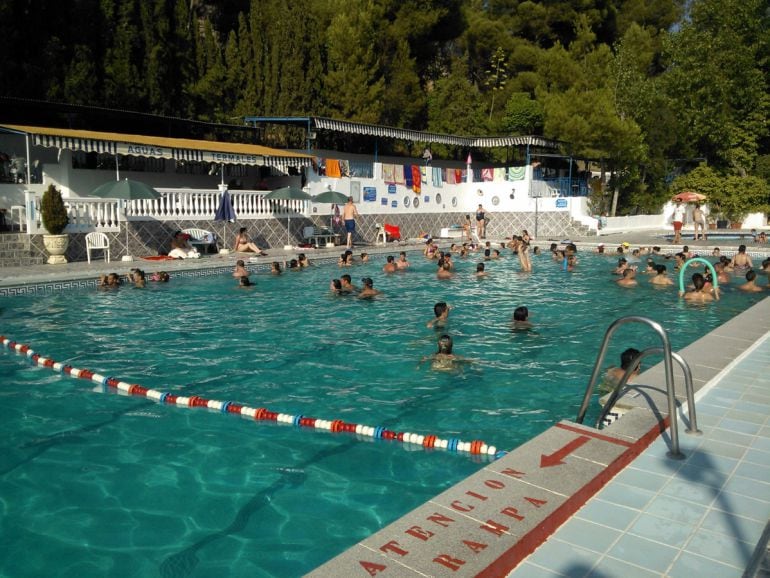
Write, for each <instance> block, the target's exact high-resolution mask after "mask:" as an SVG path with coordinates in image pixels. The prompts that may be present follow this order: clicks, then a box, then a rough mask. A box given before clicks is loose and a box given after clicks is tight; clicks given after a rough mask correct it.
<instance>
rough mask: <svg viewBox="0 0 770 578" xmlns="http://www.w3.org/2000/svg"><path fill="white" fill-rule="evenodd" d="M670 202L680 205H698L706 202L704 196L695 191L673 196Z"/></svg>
mask: <svg viewBox="0 0 770 578" xmlns="http://www.w3.org/2000/svg"><path fill="white" fill-rule="evenodd" d="M672 200H674V201H678V202H680V203H700V202H702V201H705V200H706V195H701V194H700V193H696V192H695V191H682V192H681V193H677V194H676V195H674V196H673V197H672Z"/></svg>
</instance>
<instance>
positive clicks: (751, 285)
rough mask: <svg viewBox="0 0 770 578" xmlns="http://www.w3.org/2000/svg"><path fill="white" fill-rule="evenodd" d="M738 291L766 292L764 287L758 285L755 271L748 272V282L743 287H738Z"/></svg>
mask: <svg viewBox="0 0 770 578" xmlns="http://www.w3.org/2000/svg"><path fill="white" fill-rule="evenodd" d="M738 289H740V290H741V291H746V292H747V293H759V292H761V291H764V290H765V288H764V287H760V286H759V285H757V274H756V272H755V271H754V270H753V269H749V270H748V271H747V272H746V282H745V283H744V284H743V285H738Z"/></svg>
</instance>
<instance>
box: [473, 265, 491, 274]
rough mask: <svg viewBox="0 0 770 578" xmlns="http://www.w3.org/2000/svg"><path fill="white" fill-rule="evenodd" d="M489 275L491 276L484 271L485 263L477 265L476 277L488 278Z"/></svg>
mask: <svg viewBox="0 0 770 578" xmlns="http://www.w3.org/2000/svg"><path fill="white" fill-rule="evenodd" d="M487 275H489V273H487V272H486V271H485V270H484V263H479V264H477V265H476V277H486V276H487Z"/></svg>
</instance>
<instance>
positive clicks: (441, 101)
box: [428, 60, 486, 135]
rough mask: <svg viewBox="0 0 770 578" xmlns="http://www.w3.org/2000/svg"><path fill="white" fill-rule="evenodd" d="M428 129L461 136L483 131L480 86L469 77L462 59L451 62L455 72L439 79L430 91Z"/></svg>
mask: <svg viewBox="0 0 770 578" xmlns="http://www.w3.org/2000/svg"><path fill="white" fill-rule="evenodd" d="M428 116H429V118H430V121H429V124H428V129H429V130H431V131H433V132H438V133H445V134H458V135H477V134H482V133H484V129H485V125H486V121H485V110H484V105H483V103H482V101H481V99H480V98H479V91H478V89H477V88H476V87H475V86H474V85H473V84H471V82H470V81H469V80H468V75H467V69H466V67H465V63H464V62H463V61H462V60H456V61H454V62H453V63H452V72H451V73H450V74H449V75H448V76H446V77H445V78H441V79H439V80H437V81H436V83H435V85H434V87H433V90H431V92H430V93H429V94H428Z"/></svg>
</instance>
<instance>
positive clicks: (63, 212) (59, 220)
mask: <svg viewBox="0 0 770 578" xmlns="http://www.w3.org/2000/svg"><path fill="white" fill-rule="evenodd" d="M40 213H41V216H42V219H43V227H44V228H45V230H46V231H48V233H49V234H51V235H61V234H62V233H63V232H64V228H65V227H66V226H67V223H68V222H69V217H68V216H67V207H65V206H64V200H63V199H62V197H61V191H60V190H59V189H57V188H56V187H55V186H53V185H49V186H48V188H47V189H46V191H45V192H44V193H43V200H42V201H41V203H40Z"/></svg>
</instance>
